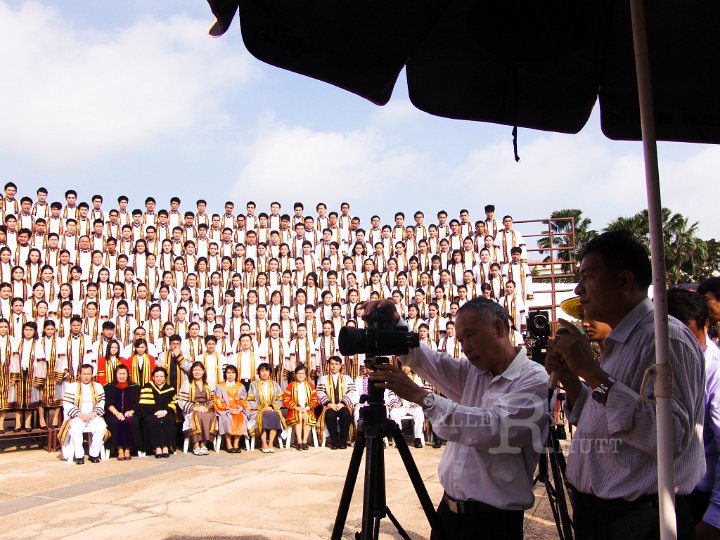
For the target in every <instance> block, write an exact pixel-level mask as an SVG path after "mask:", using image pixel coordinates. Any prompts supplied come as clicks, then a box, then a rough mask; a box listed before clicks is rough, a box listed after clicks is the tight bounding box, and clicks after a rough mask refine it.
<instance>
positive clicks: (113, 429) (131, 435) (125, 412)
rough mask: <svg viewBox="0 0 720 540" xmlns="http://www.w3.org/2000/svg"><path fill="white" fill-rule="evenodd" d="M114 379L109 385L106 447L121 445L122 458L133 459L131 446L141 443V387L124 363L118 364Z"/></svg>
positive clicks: (118, 454)
mask: <svg viewBox="0 0 720 540" xmlns="http://www.w3.org/2000/svg"><path fill="white" fill-rule="evenodd" d="M112 381H113V382H111V383H109V384H106V385H105V423H106V424H107V427H108V430H109V431H110V438H109V439H108V440H107V441H106V442H105V448H106V449H109V450H111V451H112V450H113V449H117V458H118V461H125V460H129V459H130V450H132V449H133V448H140V447H141V444H140V422H139V418H140V416H139V408H140V387H139V386H138V385H137V384H135V383H133V382H132V380H131V379H130V372H129V370H128V368H127V366H124V365H122V364H120V365H118V366H116V367H115V371H114V373H113V376H112Z"/></svg>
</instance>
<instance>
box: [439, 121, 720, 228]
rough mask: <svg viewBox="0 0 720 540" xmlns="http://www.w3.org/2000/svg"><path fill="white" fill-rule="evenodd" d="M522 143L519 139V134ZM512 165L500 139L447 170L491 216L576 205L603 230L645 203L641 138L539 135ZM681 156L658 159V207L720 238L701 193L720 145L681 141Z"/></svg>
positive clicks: (710, 186) (719, 222)
mask: <svg viewBox="0 0 720 540" xmlns="http://www.w3.org/2000/svg"><path fill="white" fill-rule="evenodd" d="M521 141H522V139H521ZM519 153H520V156H521V161H520V162H519V163H515V162H514V160H513V159H512V157H511V150H510V148H509V145H508V144H507V143H506V142H504V141H503V142H496V143H493V144H489V145H486V146H483V147H482V148H481V149H477V150H473V151H472V152H471V153H470V154H469V155H468V157H467V159H466V160H465V161H464V162H462V163H459V164H458V165H457V166H456V167H455V169H454V170H453V171H452V172H451V173H450V178H451V179H452V182H453V183H454V184H456V185H462V186H467V187H466V193H467V195H468V198H470V199H471V200H473V201H477V204H475V207H476V208H477V209H478V211H477V212H476V214H479V211H480V210H481V208H482V206H483V205H484V204H485V203H494V204H495V205H496V207H497V209H498V213H502V214H504V213H512V214H514V215H516V216H521V217H522V218H523V219H533V218H543V217H547V216H549V214H550V213H551V212H552V211H553V210H558V209H561V208H580V209H582V210H583V211H584V214H585V215H586V216H588V217H590V218H592V220H593V226H594V227H597V228H602V227H604V226H605V225H606V224H607V222H608V221H610V220H613V219H615V218H617V217H618V216H629V215H632V214H634V213H636V212H638V211H639V210H641V209H643V208H646V207H647V195H646V189H645V172H644V165H643V158H642V147H641V145H640V143H613V142H611V141H607V140H604V139H602V136H601V135H600V134H596V135H588V134H580V135H576V136H568V135H558V134H543V135H541V136H538V137H536V138H534V139H532V140H531V141H530V142H526V143H524V144H521V145H520V148H519ZM682 154H683V155H682V156H681V157H675V158H673V159H663V158H662V153H661V160H660V175H661V189H662V192H661V196H662V203H663V206H666V207H668V208H670V209H672V210H673V211H675V212H680V213H683V214H684V215H686V216H688V217H689V218H690V219H691V220H699V221H700V222H701V233H700V234H701V236H703V237H707V238H709V237H712V236H715V237H718V236H720V234H719V233H720V215H719V214H718V212H717V209H716V204H715V201H714V200H712V198H711V197H709V196H708V195H710V194H714V193H715V192H716V188H715V183H716V178H715V177H716V174H715V173H716V171H717V170H718V168H719V167H720V148H718V147H715V146H711V147H707V146H701V147H698V146H691V145H686V146H685V148H684V152H682Z"/></svg>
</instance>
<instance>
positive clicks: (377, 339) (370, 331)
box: [338, 309, 420, 369]
mask: <svg viewBox="0 0 720 540" xmlns="http://www.w3.org/2000/svg"><path fill="white" fill-rule="evenodd" d="M366 322H367V325H368V327H367V328H352V327H347V326H344V327H343V328H342V329H341V330H340V335H339V336H338V345H339V346H340V352H341V353H342V354H344V355H345V356H351V355H354V354H365V355H366V357H365V366H366V367H367V368H369V369H373V368H374V366H375V365H376V364H378V363H384V364H387V363H388V359H387V358H384V356H385V355H387V356H391V355H398V354H407V353H408V351H409V350H410V349H412V348H415V347H419V346H420V337H419V336H418V335H417V334H416V333H415V332H408V329H407V326H405V325H402V324H397V325H393V320H392V311H390V310H387V309H376V310H375V311H373V312H371V313H370V314H369V315H368V316H367V318H366Z"/></svg>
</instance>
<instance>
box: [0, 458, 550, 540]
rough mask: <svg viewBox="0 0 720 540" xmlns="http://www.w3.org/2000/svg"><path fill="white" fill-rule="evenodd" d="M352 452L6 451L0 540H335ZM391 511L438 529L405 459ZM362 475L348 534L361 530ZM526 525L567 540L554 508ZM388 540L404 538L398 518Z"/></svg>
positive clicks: (431, 468)
mask: <svg viewBox="0 0 720 540" xmlns="http://www.w3.org/2000/svg"><path fill="white" fill-rule="evenodd" d="M411 450H412V454H413V457H414V459H415V462H416V464H417V466H418V469H419V470H420V473H421V475H422V478H423V481H424V482H425V485H426V487H427V489H428V492H429V494H430V497H431V498H432V500H433V503H434V504H437V502H438V501H439V499H440V497H441V495H442V488H441V486H440V484H439V482H438V477H437V465H438V462H439V459H440V456H441V455H442V452H443V450H436V449H433V448H431V447H428V446H426V447H425V448H422V449H414V448H412V449H411ZM350 454H351V449H350V448H348V449H347V450H331V449H329V448H318V449H315V448H311V449H310V450H309V451H304V452H299V451H297V450H295V449H294V448H291V449H289V450H279V449H276V451H275V453H274V454H263V453H261V452H260V451H259V450H256V451H255V452H253V453H252V454H249V453H247V452H245V451H243V452H242V454H239V455H238V454H232V455H231V454H227V453H225V452H224V451H223V452H222V453H219V454H216V453H215V452H211V454H210V455H209V456H194V455H193V454H191V453H190V454H181V453H180V454H178V455H174V456H171V457H170V458H169V459H160V460H158V459H154V458H153V457H146V458H133V459H132V460H131V461H122V462H119V461H116V460H115V459H112V460H110V461H103V462H101V463H99V464H92V463H89V462H88V461H87V460H86V462H85V464H84V465H82V466H78V465H75V464H67V463H66V462H64V461H61V460H60V459H59V457H58V455H57V454H50V453H47V452H45V451H44V450H39V449H32V450H19V451H16V450H14V449H13V448H12V447H7V446H5V447H4V448H3V449H2V450H0V539H4V538H8V539H15V538H18V539H20V538H23V539H25V538H32V537H42V538H43V539H44V540H53V539H73V540H77V539H84V538H88V539H90V538H92V539H97V538H123V539H127V540H131V539H143V540H149V539H156V538H158V539H167V540H171V539H172V540H186V539H187V540H190V539H195V538H198V539H199V538H215V539H225V538H227V539H230V538H247V539H255V540H264V539H268V540H270V539H272V540H275V539H299V538H303V539H308V538H329V537H330V533H331V531H332V528H333V523H334V519H335V513H336V510H337V505H338V501H339V498H340V493H341V491H342V487H343V482H344V479H345V474H346V472H347V465H348V461H349V458H350ZM385 461H386V487H387V502H388V507H389V508H390V510H391V511H392V512H393V514H394V515H395V516H396V517H397V519H398V520H399V521H400V523H401V524H402V525H403V526H404V527H405V529H406V530H407V532H408V533H409V534H410V536H411V538H428V537H429V536H430V528H429V526H428V524H427V521H426V519H425V516H424V514H423V512H422V509H421V507H420V504H419V502H418V499H417V497H416V495H415V493H414V491H413V488H412V485H411V483H410V481H409V479H408V477H407V474H406V472H405V469H404V467H403V465H402V461H401V460H400V457H399V455H398V452H397V450H396V449H395V448H392V447H391V448H388V449H387V450H386V451H385ZM363 471H364V465H363V467H362V468H361V471H360V478H359V479H358V482H357V484H356V488H355V494H354V496H353V501H352V505H351V507H350V512H349V515H348V519H347V523H346V526H345V535H344V537H346V538H353V537H354V532H355V531H358V530H359V526H360V521H361V516H362V479H363ZM535 491H536V505H535V507H534V508H532V509H531V510H528V511H527V512H526V514H525V516H526V517H525V538H528V539H551V538H557V532H556V530H555V525H554V523H553V521H552V516H551V514H550V510H549V507H548V504H547V499H546V498H545V492H544V487H543V486H542V485H539V486H538V487H537V488H536V490H535ZM380 537H381V538H400V536H399V535H398V534H397V532H396V531H395V529H394V527H393V525H392V523H390V521H389V520H388V519H383V520H382V526H381V534H380Z"/></svg>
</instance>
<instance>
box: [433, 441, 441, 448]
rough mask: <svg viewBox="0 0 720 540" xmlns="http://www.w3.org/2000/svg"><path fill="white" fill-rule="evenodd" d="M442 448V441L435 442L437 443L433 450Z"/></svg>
mask: <svg viewBox="0 0 720 540" xmlns="http://www.w3.org/2000/svg"><path fill="white" fill-rule="evenodd" d="M440 447H442V442H441V441H435V442H434V443H433V448H440Z"/></svg>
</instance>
